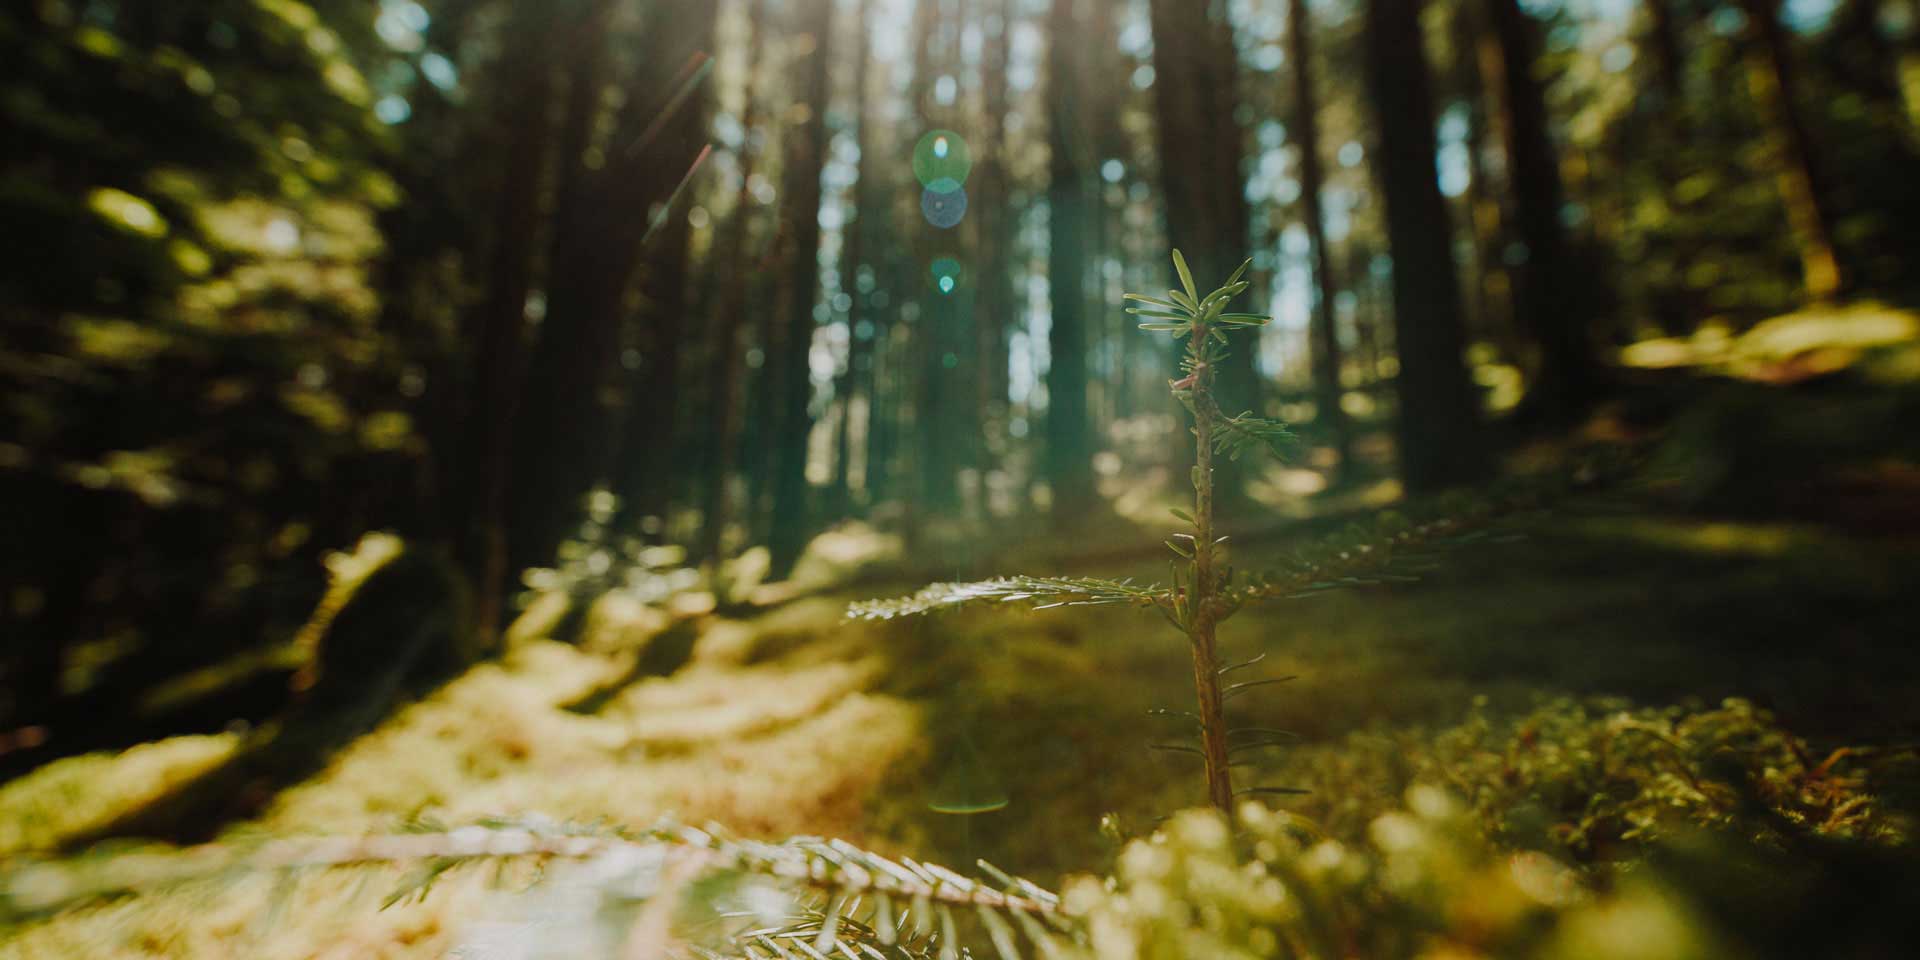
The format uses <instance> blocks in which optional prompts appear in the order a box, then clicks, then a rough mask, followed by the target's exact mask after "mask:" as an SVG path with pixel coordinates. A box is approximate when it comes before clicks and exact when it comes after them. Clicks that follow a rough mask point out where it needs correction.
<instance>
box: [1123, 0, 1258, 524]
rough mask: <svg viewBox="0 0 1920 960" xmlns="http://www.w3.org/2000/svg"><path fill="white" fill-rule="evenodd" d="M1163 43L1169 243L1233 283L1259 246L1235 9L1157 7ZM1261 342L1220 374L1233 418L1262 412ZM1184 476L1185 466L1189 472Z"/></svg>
mask: <svg viewBox="0 0 1920 960" xmlns="http://www.w3.org/2000/svg"><path fill="white" fill-rule="evenodd" d="M1148 11H1149V13H1150V15H1151V21H1152V28H1153V43H1154V55H1153V61H1154V83H1153V93H1154V114H1155V120H1156V122H1155V128H1156V130H1155V133H1156V137H1157V142H1158V144H1159V147H1160V179H1161V184H1162V196H1163V198H1164V201H1165V203H1166V218H1167V236H1168V239H1169V241H1170V242H1171V243H1172V245H1173V247H1174V248H1175V249H1177V250H1180V251H1181V252H1182V253H1183V254H1185V256H1186V258H1187V263H1188V264H1189V265H1191V266H1192V268H1193V270H1194V273H1195V275H1196V276H1203V277H1224V276H1226V275H1227V274H1229V273H1231V272H1232V271H1233V269H1234V268H1235V267H1238V266H1239V265H1240V261H1241V260H1243V259H1245V249H1246V245H1247V243H1248V241H1249V233H1250V230H1251V226H1250V223H1251V221H1250V215H1249V213H1248V210H1247V200H1246V189H1245V187H1246V180H1245V177H1244V176H1242V174H1241V170H1240V166H1241V159H1242V157H1243V156H1244V149H1245V148H1244V144H1243V143H1242V140H1243V137H1242V131H1241V129H1240V124H1239V121H1238V120H1237V119H1236V118H1235V116H1234V112H1235V110H1236V109H1237V108H1238V105H1239V94H1238V88H1239V57H1238V55H1237V53H1236V50H1235V47H1234V42H1233V28H1232V26H1231V24H1229V23H1228V21H1227V17H1226V10H1225V4H1222V3H1208V4H1201V3H1196V2H1194V0H1151V2H1150V5H1149V7H1148ZM1257 342H1258V341H1257V339H1255V338H1252V337H1249V338H1247V342H1246V343H1244V344H1236V345H1235V349H1234V350H1233V351H1232V352H1231V353H1229V354H1228V357H1227V359H1226V361H1225V362H1224V363H1223V364H1222V366H1221V369H1220V370H1219V371H1218V374H1219V380H1218V384H1217V393H1218V395H1219V396H1221V397H1222V398H1223V400H1222V407H1223V408H1232V409H1230V410H1229V411H1228V412H1230V413H1239V412H1241V411H1243V410H1248V409H1253V410H1258V409H1260V407H1261V399H1262V398H1261V390H1260V387H1261V383H1260V378H1259V376H1258V374H1257V373H1256V370H1255V366H1254V355H1255V353H1257V352H1258V347H1257ZM1181 466H1182V467H1184V466H1185V464H1182V465H1181ZM1242 472H1243V471H1242V470H1241V468H1240V465H1239V464H1237V463H1232V462H1229V463H1224V464H1221V465H1220V466H1219V467H1218V468H1217V469H1216V471H1215V475H1216V479H1215V488H1216V492H1217V495H1218V496H1219V497H1221V498H1222V499H1224V500H1226V501H1228V502H1235V501H1238V500H1239V499H1241V497H1242V495H1243V493H1244V486H1245V484H1244V480H1243V477H1242Z"/></svg>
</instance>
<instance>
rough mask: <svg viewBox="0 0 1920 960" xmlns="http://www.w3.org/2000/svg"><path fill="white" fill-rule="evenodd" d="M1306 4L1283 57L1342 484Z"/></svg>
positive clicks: (1318, 374) (1322, 403)
mask: <svg viewBox="0 0 1920 960" xmlns="http://www.w3.org/2000/svg"><path fill="white" fill-rule="evenodd" d="M1311 30H1312V27H1311V25H1310V23H1309V22H1308V16H1307V4H1306V0H1292V2H1290V3H1289V4H1288V5H1287V46H1288V49H1287V58H1288V59H1290V60H1292V61H1293V139H1294V142H1295V143H1297V144H1299V146H1300V200H1301V214H1302V219H1304V220H1305V221H1306V227H1307V241H1308V244H1309V246H1311V247H1312V248H1313V251H1312V252H1313V278H1314V303H1313V326H1312V330H1311V339H1312V342H1313V388H1314V414H1315V416H1314V420H1315V423H1316V424H1317V425H1318V426H1319V427H1320V429H1321V430H1323V431H1325V433H1326V435H1327V438H1328V439H1330V440H1332V441H1333V446H1334V451H1335V453H1336V454H1337V455H1338V456H1339V458H1340V465H1339V467H1338V472H1337V473H1336V474H1335V476H1336V477H1337V478H1338V479H1339V480H1341V481H1344V480H1346V479H1347V477H1348V475H1349V473H1350V470H1349V468H1350V466H1351V464H1352V460H1353V438H1352V431H1351V430H1350V429H1348V426H1347V415H1346V411H1344V410H1342V409H1341V407H1340V397H1341V394H1342V392H1343V391H1342V390H1341V386H1340V337H1339V331H1338V329H1337V327H1336V325H1335V322H1334V304H1333V299H1334V294H1335V292H1336V291H1337V290H1338V289H1339V284H1338V281H1337V280H1336V279H1335V278H1334V275H1333V254H1332V251H1330V250H1329V249H1328V248H1327V228H1326V214H1325V212H1324V211H1323V210H1322V208H1321V203H1320V192H1321V190H1322V189H1323V188H1324V187H1325V184H1326V176H1325V173H1324V172H1323V170H1322V168H1321V166H1320V116H1319V114H1320V103H1319V100H1318V98H1317V97H1316V96H1315V90H1314V83H1313V43H1312V37H1311V33H1310V31H1311Z"/></svg>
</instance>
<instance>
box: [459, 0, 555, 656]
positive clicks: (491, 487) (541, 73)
mask: <svg viewBox="0 0 1920 960" xmlns="http://www.w3.org/2000/svg"><path fill="white" fill-rule="evenodd" d="M551 28H552V19H551V16H550V11H548V10H547V8H545V7H544V6H539V5H528V6H524V7H519V8H516V13H515V20H514V29H513V30H511V31H510V35H511V37H512V38H513V41H514V42H513V44H512V46H511V47H510V48H509V53H508V57H509V60H508V64H509V65H508V66H503V67H502V69H501V75H502V76H506V77H513V78H516V79H517V80H518V83H519V85H518V86H517V87H516V88H514V89H510V90H503V91H501V104H500V110H501V114H500V122H501V126H502V127H503V128H504V129H506V130H510V131H513V135H512V139H511V140H510V141H509V145H508V147H507V153H506V157H505V162H504V164H503V166H502V168H501V174H500V183H499V188H498V192H497V193H496V195H495V202H496V204H497V205H496V207H495V209H494V222H493V241H492V249H491V251H490V252H489V254H488V256H487V264H488V269H487V284H486V290H485V293H484V294H483V295H482V297H481V300H480V303H479V304H478V306H477V307H476V308H475V310H474V313H473V316H472V320H471V324H472V327H473V328H474V333H473V336H474V339H475V341H477V343H478V351H477V355H476V356H475V358H474V370H475V377H474V389H473V391H472V394H471V396H472V398H473V399H472V403H471V407H470V410H469V419H468V421H467V422H468V425H469V433H468V436H467V443H466V447H467V449H468V451H469V452H468V456H469V457H470V458H471V459H470V466H469V467H468V469H467V470H466V471H465V472H466V473H467V474H468V475H470V476H471V477H472V478H473V481H472V487H471V489H470V492H469V495H470V497H471V499H470V501H469V505H468V507H467V509H466V510H465V511H463V512H464V513H465V514H466V516H467V517H469V518H470V520H469V522H468V524H467V525H466V526H465V528H464V529H463V531H462V534H463V535H462V536H461V537H460V538H459V540H460V542H461V547H460V553H461V557H462V565H463V566H464V567H465V568H466V570H467V571H468V575H469V576H470V577H471V578H472V580H473V583H474V629H475V630H476V631H477V632H478V634H479V636H481V637H482V638H483V639H484V640H485V641H486V642H488V643H489V644H491V643H492V642H493V641H494V640H495V639H496V638H498V637H499V635H500V617H501V614H502V613H504V612H505V607H506V597H505V591H506V589H507V576H508V571H509V569H510V562H511V560H510V558H511V552H510V541H509V539H508V538H509V533H508V529H509V527H508V524H509V517H508V498H507V493H508V484H509V477H510V474H511V465H512V459H511V457H512V455H513V446H514V443H513V440H514V435H515V433H516V427H517V423H516V421H517V420H518V413H519V408H520V397H521V393H522V386H521V380H520V373H521V354H522V351H523V348H524V342H525V337H526V332H527V300H528V298H529V296H530V295H531V294H532V291H533V284H534V271H535V262H536V243H537V242H538V238H539V235H540V229H539V227H540V184H541V181H542V180H543V179H544V178H545V175H546V164H547V151H546V149H545V144H546V141H547V137H548V129H547V125H548V124H547V117H548V111H549V109H550V108H551V103H550V101H551V98H552V93H553V84H552V77H551V73H550V72H549V69H548V66H547V65H548V63H549V52H548V49H547V48H548V41H549V40H550V34H549V31H550V30H551Z"/></svg>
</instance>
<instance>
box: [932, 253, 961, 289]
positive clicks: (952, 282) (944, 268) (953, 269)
mask: <svg viewBox="0 0 1920 960" xmlns="http://www.w3.org/2000/svg"><path fill="white" fill-rule="evenodd" d="M927 272H929V273H931V274H932V275H933V288H934V289H935V290H938V291H940V292H941V293H952V292H953V291H955V290H958V289H959V288H960V261H958V260H955V259H954V258H952V257H941V258H939V259H938V260H935V261H933V265H932V266H931V267H929V268H928V271H927Z"/></svg>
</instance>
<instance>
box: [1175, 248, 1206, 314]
mask: <svg viewBox="0 0 1920 960" xmlns="http://www.w3.org/2000/svg"><path fill="white" fill-rule="evenodd" d="M1173 269H1174V270H1176V271H1179V273H1180V285H1181V286H1183V287H1185V288H1186V289H1187V297H1188V299H1191V300H1193V301H1194V302H1196V303H1197V302H1199V300H1200V290H1199V288H1197V287H1195V286H1194V285H1193V271H1191V270H1188V269H1187V258H1186V257H1183V256H1181V255H1180V251H1179V250H1175V251H1173Z"/></svg>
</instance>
